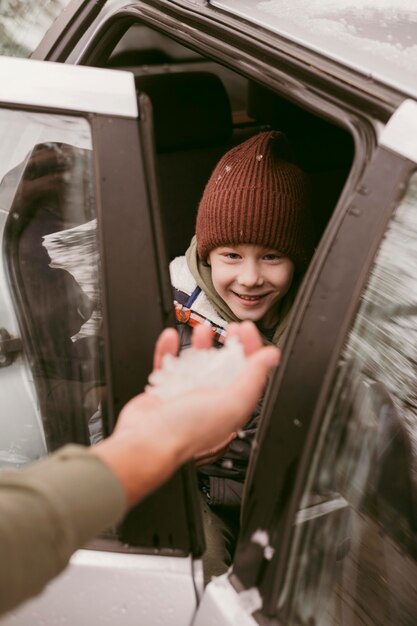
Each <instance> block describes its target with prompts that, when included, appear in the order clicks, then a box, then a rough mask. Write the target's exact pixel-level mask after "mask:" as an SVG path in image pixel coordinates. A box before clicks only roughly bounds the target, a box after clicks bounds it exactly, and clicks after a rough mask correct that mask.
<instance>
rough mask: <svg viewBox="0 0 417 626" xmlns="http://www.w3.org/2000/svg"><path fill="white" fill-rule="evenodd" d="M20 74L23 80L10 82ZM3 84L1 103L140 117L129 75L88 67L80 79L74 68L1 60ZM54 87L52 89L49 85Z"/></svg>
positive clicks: (3, 58) (21, 60) (131, 79)
mask: <svg viewBox="0 0 417 626" xmlns="http://www.w3.org/2000/svg"><path fill="white" fill-rule="evenodd" d="M17 72H19V76H20V77H21V79H20V81H10V80H9V78H10V75H11V74H15V73H17ZM0 79H1V81H2V83H3V84H4V88H3V89H2V94H1V102H3V103H4V104H7V103H8V102H10V103H13V104H26V103H28V102H30V104H31V105H32V106H42V107H51V108H55V109H59V108H61V109H66V110H67V111H71V110H75V111H80V110H82V111H84V112H86V113H96V114H102V115H120V116H122V117H133V118H137V117H138V105H137V100H136V93H135V87H134V82H133V77H132V75H131V74H130V73H128V72H116V71H112V70H107V69H106V70H102V69H100V68H88V69H87V71H86V72H85V73H84V72H83V76H82V77H80V73H79V72H78V69H77V68H76V67H75V66H73V65H62V64H52V63H51V64H50V65H48V66H45V64H44V63H43V61H32V62H31V63H27V61H26V60H23V59H10V58H6V57H1V58H0ZM51 84H53V85H54V89H51V87H50V85H51Z"/></svg>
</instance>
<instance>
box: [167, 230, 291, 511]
mask: <svg viewBox="0 0 417 626" xmlns="http://www.w3.org/2000/svg"><path fill="white" fill-rule="evenodd" d="M170 274H171V283H172V286H173V298H174V306H175V309H176V316H177V321H178V330H179V334H180V341H181V348H187V347H189V346H190V345H191V334H192V327H193V326H195V325H196V324H198V323H203V324H210V325H211V326H212V327H213V329H214V331H215V339H216V342H217V346H218V347H221V346H222V344H223V343H224V339H225V337H226V334H227V326H228V324H229V322H231V321H240V320H238V318H236V316H235V315H234V314H233V313H232V311H231V310H230V309H229V307H228V306H227V305H226V304H225V302H224V301H223V300H222V299H221V298H220V296H219V295H218V294H217V292H216V290H215V289H214V286H213V283H212V281H211V270H210V267H209V266H206V265H204V264H203V263H201V261H200V260H199V259H198V257H197V250H196V241H195V238H193V240H192V242H191V245H190V247H189V249H188V250H187V252H186V255H185V256H181V257H177V258H176V259H174V260H173V261H172V262H171V264H170ZM294 297H295V289H291V290H290V292H289V293H288V294H287V295H286V296H285V297H284V298H283V300H282V304H281V311H282V315H281V319H280V321H279V322H278V325H277V328H276V330H275V332H274V336H273V343H274V344H275V345H278V346H279V345H281V344H282V340H283V338H284V332H285V329H286V326H287V320H288V317H289V311H290V308H291V305H292V303H293V300H294ZM265 343H269V342H268V341H267V340H266V339H265ZM208 382H209V381H208ZM261 404H262V400H260V402H259V403H258V406H257V407H256V409H255V411H254V412H253V414H252V416H251V417H250V419H249V421H248V422H247V423H246V425H245V427H244V428H243V433H244V437H243V438H241V437H236V439H234V440H233V441H232V442H231V443H230V445H229V448H228V451H227V453H226V454H225V456H224V457H223V458H221V459H219V460H218V461H216V462H214V463H212V464H210V465H204V466H202V467H199V468H198V471H199V477H200V481H201V480H203V481H204V482H206V483H207V484H208V485H209V494H210V500H209V501H210V505H211V506H224V507H232V508H238V507H239V506H240V504H241V500H242V494H243V483H244V480H245V477H246V470H247V466H248V462H249V456H250V452H251V446H252V442H253V440H254V437H255V434H256V429H257V426H258V422H259V415H260V411H261Z"/></svg>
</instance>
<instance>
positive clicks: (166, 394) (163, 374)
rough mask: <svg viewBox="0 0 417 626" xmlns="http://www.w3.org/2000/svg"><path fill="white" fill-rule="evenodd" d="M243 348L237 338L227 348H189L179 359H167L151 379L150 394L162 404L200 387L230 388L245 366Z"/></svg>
mask: <svg viewBox="0 0 417 626" xmlns="http://www.w3.org/2000/svg"><path fill="white" fill-rule="evenodd" d="M245 360H246V357H245V354H244V351H243V347H242V344H241V343H240V341H239V339H238V338H237V337H235V336H232V337H228V338H227V339H226V342H225V345H224V347H223V348H209V349H207V350H197V349H195V348H188V349H187V350H183V351H182V352H181V353H180V355H179V356H177V357H174V356H172V355H171V354H167V355H165V356H164V358H163V360H162V367H161V368H160V369H159V370H156V371H154V372H152V374H151V375H150V376H149V379H148V382H149V385H147V387H146V391H147V393H150V394H152V395H155V396H158V398H161V399H162V400H166V399H168V398H173V397H174V396H178V395H179V394H181V393H183V392H184V391H190V390H191V389H195V388H197V387H222V386H225V385H227V384H229V383H230V382H231V381H232V380H233V379H234V378H235V377H236V376H237V374H238V373H239V372H240V370H241V369H242V368H243V366H244V364H245Z"/></svg>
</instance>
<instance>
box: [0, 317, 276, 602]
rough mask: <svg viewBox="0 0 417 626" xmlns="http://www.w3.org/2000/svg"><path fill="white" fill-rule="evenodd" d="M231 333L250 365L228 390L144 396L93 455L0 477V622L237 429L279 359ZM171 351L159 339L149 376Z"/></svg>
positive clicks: (170, 341)
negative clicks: (133, 509) (75, 556)
mask: <svg viewBox="0 0 417 626" xmlns="http://www.w3.org/2000/svg"><path fill="white" fill-rule="evenodd" d="M236 333H237V334H239V336H240V338H241V340H242V343H243V345H244V347H245V351H246V353H247V354H248V355H249V358H248V359H247V364H246V366H245V368H244V369H243V371H242V372H241V373H240V374H239V376H238V377H237V378H236V379H235V380H234V381H233V382H232V383H231V384H229V385H228V386H227V387H223V388H215V389H214V388H213V387H207V388H205V389H198V390H195V391H191V392H187V393H184V394H182V395H181V396H177V397H176V398H173V399H172V398H171V399H170V400H167V401H163V400H160V399H158V398H156V397H155V396H151V395H149V394H146V393H143V394H141V395H139V396H136V397H135V398H133V399H132V400H131V401H130V402H128V403H127V405H126V406H125V407H124V408H123V409H122V411H121V413H120V416H119V419H118V422H117V425H116V428H115V431H114V433H113V434H112V435H111V436H110V437H108V438H107V439H105V440H103V441H101V442H100V443H99V444H97V445H95V446H93V447H92V448H90V449H84V448H82V447H80V446H69V447H65V448H63V449H62V450H61V451H60V452H58V453H55V454H54V455H52V456H51V457H49V458H47V459H44V460H42V461H38V462H37V463H34V464H33V465H31V466H30V467H27V468H25V469H23V470H16V471H10V472H4V473H3V474H0V554H1V559H0V597H1V600H0V612H1V611H2V612H5V611H6V610H10V609H11V608H13V607H14V606H16V605H17V604H18V603H19V602H21V601H22V600H24V599H25V598H28V597H30V596H32V595H35V594H36V593H38V592H39V591H40V590H41V589H42V588H43V586H44V585H45V584H46V583H47V582H48V581H49V580H50V579H51V578H53V577H54V576H55V575H57V574H58V573H59V572H60V571H62V569H63V568H64V567H65V565H66V564H67V562H68V560H69V558H70V556H71V554H72V552H73V551H75V550H76V549H78V548H80V547H82V546H83V545H84V544H85V543H86V542H87V541H88V540H90V539H92V538H93V537H94V536H95V535H96V534H97V533H98V532H100V531H102V530H105V529H106V528H107V527H109V526H111V525H112V524H114V523H116V522H117V521H118V520H119V519H120V517H121V516H122V515H123V513H124V512H125V511H126V509H127V507H128V506H131V505H133V504H134V503H136V502H137V501H139V500H140V499H142V498H143V497H145V496H146V495H147V494H148V493H150V492H151V491H152V490H154V489H155V488H157V487H158V486H159V485H160V484H162V483H163V482H165V481H166V480H167V479H168V478H169V477H170V476H171V475H172V474H173V472H174V471H175V470H176V469H177V468H178V467H179V466H181V465H182V464H183V463H185V462H186V461H188V460H189V459H191V458H193V457H194V456H195V455H196V454H198V453H199V452H201V451H202V450H205V449H207V448H209V447H212V446H216V445H218V443H219V441H223V440H224V439H225V438H226V437H227V436H228V434H229V433H230V432H232V431H235V430H236V429H238V428H239V427H240V426H241V425H242V423H244V422H245V421H246V419H247V418H248V415H249V414H250V412H251V411H252V409H253V407H254V405H255V404H256V400H257V398H258V397H259V395H260V393H261V391H262V389H263V387H264V385H265V382H266V379H267V375H268V372H269V370H270V369H271V367H272V366H274V365H275V364H276V363H277V361H278V352H277V351H276V349H274V348H261V347H260V343H259V338H258V335H257V334H256V331H255V328H254V327H252V325H248V324H247V323H245V324H242V325H241V326H240V327H239V328H237V329H236ZM209 344H210V334H207V332H206V329H203V328H202V327H201V329H199V330H198V331H197V332H196V334H195V337H194V346H195V347H198V348H205V347H209ZM177 348H178V336H177V334H176V332H175V331H173V329H168V330H167V331H166V332H165V333H163V334H162V336H161V339H160V341H159V342H158V344H157V347H156V351H155V367H159V365H160V361H161V358H162V355H163V354H165V353H167V352H170V353H171V354H172V353H175V352H176V350H177ZM138 458H140V459H141V462H140V463H138V462H137V460H138Z"/></svg>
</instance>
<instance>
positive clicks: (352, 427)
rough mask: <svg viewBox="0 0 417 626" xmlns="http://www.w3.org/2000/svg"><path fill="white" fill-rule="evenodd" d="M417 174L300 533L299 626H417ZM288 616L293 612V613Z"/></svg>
mask: <svg viewBox="0 0 417 626" xmlns="http://www.w3.org/2000/svg"><path fill="white" fill-rule="evenodd" d="M416 208H417V175H414V176H413V177H412V179H411V183H410V185H409V189H408V192H407V194H406V196H405V198H404V200H403V202H402V203H401V205H400V206H399V207H398V209H397V211H396V213H395V215H394V216H393V218H392V220H391V222H390V224H389V226H388V228H387V231H386V235H385V238H384V240H383V242H382V244H381V247H380V249H379V253H378V255H377V258H376V261H375V264H374V267H373V269H372V272H371V275H370V278H369V281H368V284H367V286H366V288H365V290H364V293H363V294H362V298H361V302H360V306H359V309H358V312H357V315H356V319H355V323H354V326H353V329H352V331H351V332H350V335H349V337H348V340H347V343H346V346H345V348H344V351H343V353H342V356H341V358H340V362H339V366H338V370H337V374H336V376H335V379H334V382H333V385H332V392H331V396H330V398H329V401H328V403H327V408H326V413H325V416H324V420H323V426H322V430H321V433H320V435H319V441H318V444H317V446H316V451H315V458H314V462H313V464H312V467H311V471H310V476H309V481H308V484H307V487H306V489H305V493H304V497H303V501H302V506H301V509H300V511H299V513H298V517H297V522H296V532H295V539H294V542H293V546H292V558H291V561H290V568H289V573H288V576H289V579H288V581H287V582H289V584H288V585H287V587H286V590H287V593H289V594H291V595H290V597H289V598H288V595H287V597H286V599H287V600H288V599H289V606H290V610H289V619H288V623H290V624H297V625H298V624H306V625H307V624H313V623H315V624H321V625H326V624H329V626H330V625H332V626H334V625H335V624H351V623H363V624H378V625H383V624H387V625H388V624H403V625H404V624H410V625H411V624H414V623H415V615H416V611H417V589H416V586H415V580H416V577H417V540H416V528H417V508H416V507H417V487H416V470H417V463H416V459H417V437H416V433H417V395H416V389H417V367H416V362H417V361H416V359H417V278H416V272H415V268H416V266H417V245H416V243H417V211H416ZM287 606H288V605H287Z"/></svg>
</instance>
